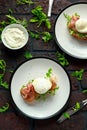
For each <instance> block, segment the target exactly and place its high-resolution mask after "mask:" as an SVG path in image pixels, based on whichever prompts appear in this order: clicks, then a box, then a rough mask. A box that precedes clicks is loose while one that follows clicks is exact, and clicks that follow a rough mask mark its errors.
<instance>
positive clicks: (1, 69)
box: [0, 59, 9, 89]
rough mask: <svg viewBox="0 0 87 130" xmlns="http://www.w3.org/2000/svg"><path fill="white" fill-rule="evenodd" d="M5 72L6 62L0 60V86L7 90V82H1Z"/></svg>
mask: <svg viewBox="0 0 87 130" xmlns="http://www.w3.org/2000/svg"><path fill="white" fill-rule="evenodd" d="M5 71H6V62H5V60H3V59H1V60H0V86H2V87H4V88H6V89H8V86H9V85H8V83H7V81H3V78H4V75H5Z"/></svg>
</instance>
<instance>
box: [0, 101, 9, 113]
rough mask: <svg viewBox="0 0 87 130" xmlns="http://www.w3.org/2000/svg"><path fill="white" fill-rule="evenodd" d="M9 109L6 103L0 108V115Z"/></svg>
mask: <svg viewBox="0 0 87 130" xmlns="http://www.w3.org/2000/svg"><path fill="white" fill-rule="evenodd" d="M8 108H9V104H8V103H6V104H5V105H4V106H2V107H0V113H2V112H5V111H7V110H8Z"/></svg>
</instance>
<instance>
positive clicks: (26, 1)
mask: <svg viewBox="0 0 87 130" xmlns="http://www.w3.org/2000/svg"><path fill="white" fill-rule="evenodd" d="M16 3H17V4H19V5H20V4H29V5H30V4H33V3H34V2H33V1H32V0H17V1H16Z"/></svg>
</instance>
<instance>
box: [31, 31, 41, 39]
mask: <svg viewBox="0 0 87 130" xmlns="http://www.w3.org/2000/svg"><path fill="white" fill-rule="evenodd" d="M29 34H30V36H31V37H32V38H35V39H39V38H40V35H39V34H38V33H33V32H31V31H29Z"/></svg>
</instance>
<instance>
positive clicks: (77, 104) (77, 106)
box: [73, 102, 81, 111]
mask: <svg viewBox="0 0 87 130" xmlns="http://www.w3.org/2000/svg"><path fill="white" fill-rule="evenodd" d="M80 108H81V105H80V103H79V102H76V104H75V107H73V109H74V111H77V110H79V109H80Z"/></svg>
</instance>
